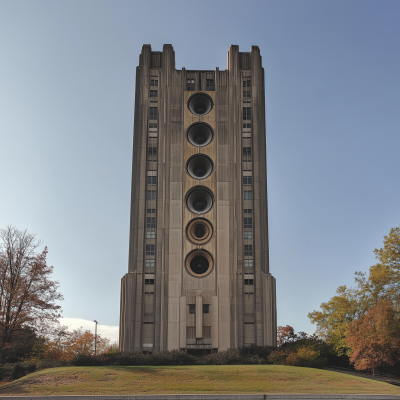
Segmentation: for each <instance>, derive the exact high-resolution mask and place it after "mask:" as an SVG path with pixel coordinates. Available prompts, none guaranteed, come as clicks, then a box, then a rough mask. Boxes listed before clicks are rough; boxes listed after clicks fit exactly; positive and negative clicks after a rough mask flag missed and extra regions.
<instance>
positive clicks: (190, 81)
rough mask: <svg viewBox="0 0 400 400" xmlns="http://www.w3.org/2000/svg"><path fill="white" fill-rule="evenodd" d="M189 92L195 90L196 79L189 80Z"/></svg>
mask: <svg viewBox="0 0 400 400" xmlns="http://www.w3.org/2000/svg"><path fill="white" fill-rule="evenodd" d="M186 89H187V90H194V79H188V80H187V86H186Z"/></svg>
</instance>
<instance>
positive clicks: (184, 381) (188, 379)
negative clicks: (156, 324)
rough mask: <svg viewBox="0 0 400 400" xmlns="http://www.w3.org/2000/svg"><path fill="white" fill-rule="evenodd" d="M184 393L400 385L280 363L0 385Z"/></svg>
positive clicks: (69, 370)
mask: <svg viewBox="0 0 400 400" xmlns="http://www.w3.org/2000/svg"><path fill="white" fill-rule="evenodd" d="M184 393H192V394H197V393H198V394H200V393H221V394H222V393H264V394H266V393H315V394H318V393H325V394H345V393H349V394H351V393H359V394H399V395H400V388H399V387H396V386H392V385H389V384H387V383H383V382H378V381H373V380H370V379H366V378H358V377H355V376H352V375H345V374H341V373H337V372H331V371H325V370H319V369H312V368H299V367H288V366H282V365H223V366H216V365H212V366H211V365H210V366H181V367H122V366H109V367H61V368H51V369H46V370H43V371H39V372H35V373H33V374H30V375H28V376H26V377H24V378H21V379H18V380H16V381H14V382H10V383H7V384H5V385H3V386H0V396H1V395H6V394H8V395H36V396H37V395H74V394H82V395H96V394H98V395H100V394H102V395H107V394H108V395H118V394H126V395H128V394H130V395H133V394H184Z"/></svg>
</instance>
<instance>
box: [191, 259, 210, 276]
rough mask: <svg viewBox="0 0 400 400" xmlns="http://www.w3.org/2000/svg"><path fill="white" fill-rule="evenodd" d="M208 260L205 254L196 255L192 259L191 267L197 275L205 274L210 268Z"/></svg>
mask: <svg viewBox="0 0 400 400" xmlns="http://www.w3.org/2000/svg"><path fill="white" fill-rule="evenodd" d="M208 265H209V264H208V261H207V258H205V257H204V256H196V257H194V258H193V259H192V261H190V269H191V270H192V272H193V273H194V274H196V275H200V274H204V273H205V272H207V270H208Z"/></svg>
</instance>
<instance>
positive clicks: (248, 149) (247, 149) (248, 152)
mask: <svg viewBox="0 0 400 400" xmlns="http://www.w3.org/2000/svg"><path fill="white" fill-rule="evenodd" d="M243 155H244V156H251V147H243Z"/></svg>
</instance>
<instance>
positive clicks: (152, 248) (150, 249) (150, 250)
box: [146, 244, 156, 256]
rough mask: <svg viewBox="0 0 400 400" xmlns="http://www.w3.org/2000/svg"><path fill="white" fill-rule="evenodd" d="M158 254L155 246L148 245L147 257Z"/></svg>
mask: <svg viewBox="0 0 400 400" xmlns="http://www.w3.org/2000/svg"><path fill="white" fill-rule="evenodd" d="M155 253H156V245H155V244H146V256H154V255H155Z"/></svg>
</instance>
